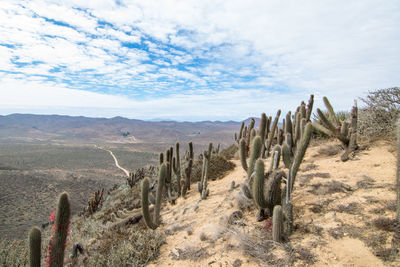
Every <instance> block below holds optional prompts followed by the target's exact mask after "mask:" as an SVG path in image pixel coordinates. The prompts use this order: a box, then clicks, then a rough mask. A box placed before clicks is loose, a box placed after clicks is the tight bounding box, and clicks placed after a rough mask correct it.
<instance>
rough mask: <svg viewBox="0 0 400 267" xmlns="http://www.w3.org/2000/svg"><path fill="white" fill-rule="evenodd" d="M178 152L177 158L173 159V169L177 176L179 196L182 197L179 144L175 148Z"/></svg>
mask: <svg viewBox="0 0 400 267" xmlns="http://www.w3.org/2000/svg"><path fill="white" fill-rule="evenodd" d="M175 150H176V157H173V159H172V169H173V170H174V173H175V176H176V181H177V184H178V196H180V195H181V160H180V156H179V143H178V142H177V143H176V146H175Z"/></svg>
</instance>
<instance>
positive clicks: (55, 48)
mask: <svg viewBox="0 0 400 267" xmlns="http://www.w3.org/2000/svg"><path fill="white" fill-rule="evenodd" d="M399 71H400V1H398V0H385V1H379V0H376V1H373V0H359V1H348V0H343V1H341V0H327V1H320V0H314V1H312V0H307V1H301V0H293V1H286V0H279V1H278V0H276V1H266V0H260V1H255V0H254V1H253V0H246V1H243V0H241V1H235V0H232V1H230V0H222V1H216V0H212V1H211V0H210V1H209V0H201V1H198V0H193V1H190V0H167V1H162V0H154V1H153V0H141V1H125V0H115V1H106V0H88V1H81V0H64V1H37V0H31V1H21V0H18V1H10V0H3V1H1V5H0V92H1V95H0V114H3V115H5V114H10V113H36V114H69V115H84V116H92V117H113V116H125V117H129V118H138V119H152V118H168V119H176V120H192V121H197V120H205V119H210V120H230V119H234V120H241V119H244V118H246V117H248V116H258V115H259V114H260V113H261V112H267V114H269V115H272V114H274V113H275V112H276V110H277V109H278V108H281V109H282V110H283V111H284V112H286V111H288V110H292V109H294V108H295V107H296V106H297V105H298V104H299V103H300V102H301V100H307V99H308V97H309V95H310V94H311V93H314V94H315V96H316V104H317V106H320V105H321V102H322V101H321V98H322V96H324V95H325V96H328V97H329V98H330V100H331V102H332V103H333V105H334V107H335V108H336V109H337V110H349V109H350V108H351V105H352V103H353V100H354V99H356V98H358V97H360V96H363V95H365V93H366V92H367V91H369V90H374V89H380V88H388V87H394V86H399V85H400V73H399Z"/></svg>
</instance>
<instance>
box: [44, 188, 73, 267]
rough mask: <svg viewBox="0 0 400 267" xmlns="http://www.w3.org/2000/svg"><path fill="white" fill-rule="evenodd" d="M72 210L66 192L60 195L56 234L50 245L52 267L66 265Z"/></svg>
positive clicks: (50, 263) (49, 260) (49, 257)
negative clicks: (66, 248) (66, 249)
mask: <svg viewBox="0 0 400 267" xmlns="http://www.w3.org/2000/svg"><path fill="white" fill-rule="evenodd" d="M70 216H71V208H70V203H69V197H68V194H67V193H66V192H64V193H62V194H61V195H60V198H59V200H58V207H57V213H56V220H55V233H54V236H52V239H51V241H50V245H49V256H48V263H49V266H50V267H62V266H63V263H64V250H65V245H66V242H67V236H68V233H69V229H68V228H69V220H70Z"/></svg>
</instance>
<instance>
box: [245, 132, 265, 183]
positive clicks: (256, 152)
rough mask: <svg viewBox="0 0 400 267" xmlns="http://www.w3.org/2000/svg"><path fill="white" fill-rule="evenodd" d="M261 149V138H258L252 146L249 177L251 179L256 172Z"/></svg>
mask: <svg viewBox="0 0 400 267" xmlns="http://www.w3.org/2000/svg"><path fill="white" fill-rule="evenodd" d="M261 148H262V144H261V137H260V136H256V137H255V138H254V140H253V143H252V146H251V151H250V160H249V166H248V170H247V177H250V176H251V175H252V173H253V171H254V165H255V164H256V160H257V159H258V158H259V157H260V156H261Z"/></svg>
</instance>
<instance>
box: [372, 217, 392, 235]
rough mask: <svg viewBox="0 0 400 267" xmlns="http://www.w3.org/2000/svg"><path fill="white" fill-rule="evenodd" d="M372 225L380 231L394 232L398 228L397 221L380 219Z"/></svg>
mask: <svg viewBox="0 0 400 267" xmlns="http://www.w3.org/2000/svg"><path fill="white" fill-rule="evenodd" d="M372 224H373V225H374V226H375V227H376V228H378V229H379V230H383V231H389V232H393V231H394V230H395V226H396V219H390V218H387V217H379V218H378V219H375V220H374V221H373V222H372Z"/></svg>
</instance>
